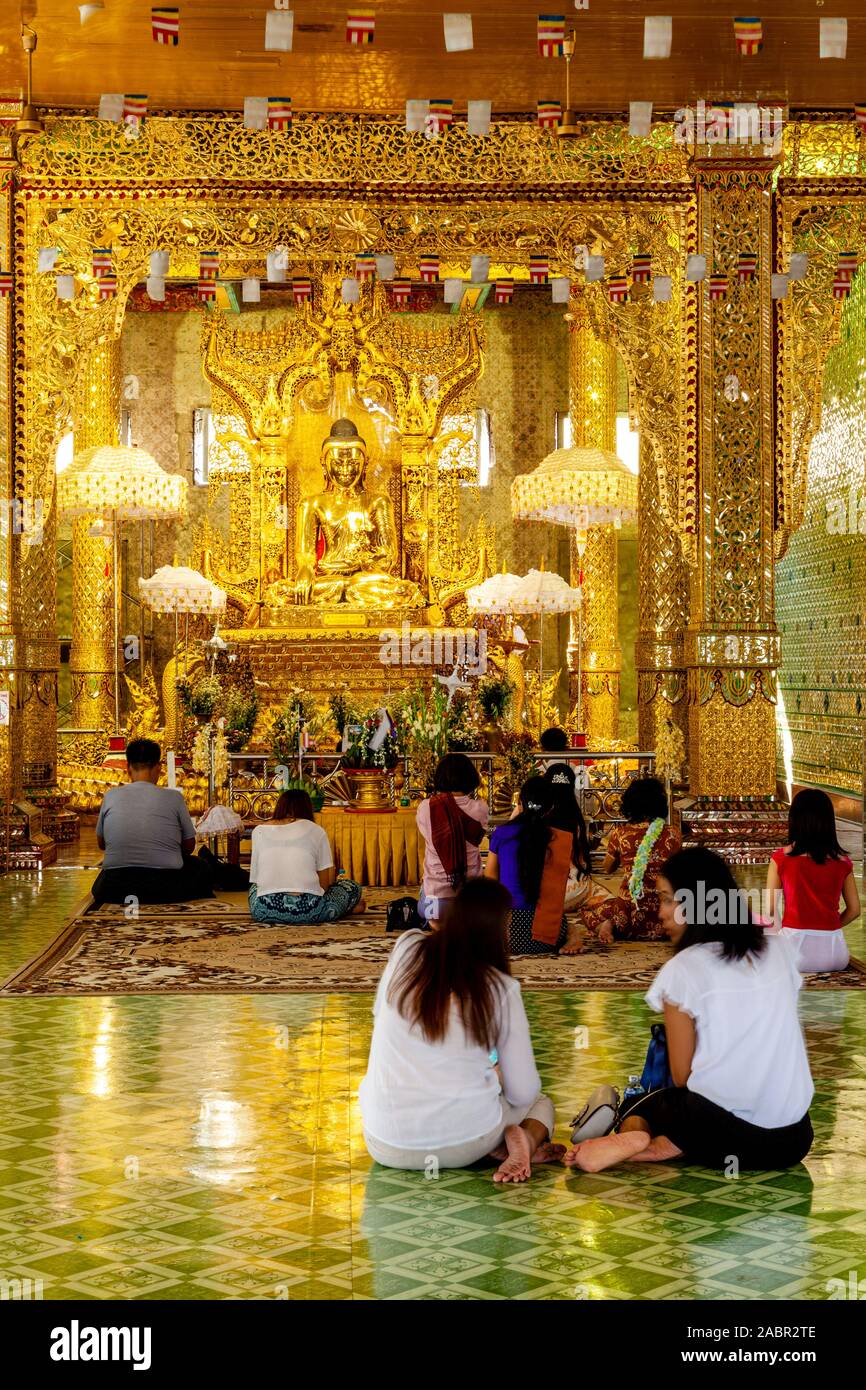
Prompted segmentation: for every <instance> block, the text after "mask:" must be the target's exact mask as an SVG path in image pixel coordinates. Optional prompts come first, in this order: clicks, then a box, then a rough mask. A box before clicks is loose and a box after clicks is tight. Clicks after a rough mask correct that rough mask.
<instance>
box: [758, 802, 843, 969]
mask: <svg viewBox="0 0 866 1390" xmlns="http://www.w3.org/2000/svg"><path fill="white" fill-rule="evenodd" d="M788 839H789V841H790V843H789V844H787V845H786V846H785V848H784V849H777V850H776V851H775V853H774V854H773V857H772V859H771V860H770V864H769V867H768V869H767V895H768V897H769V898H770V901H771V902H774V903H775V902H776V901H777V898H776V894H777V893H778V892H779V890H780V889H781V892H782V894H783V896H784V899H785V911H784V915H783V917H782V935H783V936H784V937H786V938H787V940H788V942H789V943H790V945H792V946H793V948H794V952H795V956H796V961H797V967H798V969H799V970H800V972H801V973H802V974H804V975H809V974H813V973H818V972H822V973H823V972H824V971H828V970H844V969H845V967H846V965H847V964H848V959H849V957H848V946H847V943H846V941H845V934H844V932H843V930H842V928H843V927H846V926H847V925H848V923H849V922H853V921H855V919H856V918H857V917H859V916H860V898H859V895H858V893H857V884H856V883H855V881H854V872H853V868H854V866H853V864H852V863H851V860H850V859H849V858H848V856H847V854H846V853H845V851H844V850H843V849H842V846H841V845H840V844H839V841H838V839H837V838H836V817H835V816H834V814H833V803H832V801H831V800H830V798H829V796H828V795H827V793H826V792H822V791H818V790H817V788H811V787H809V788H806V789H805V790H803V791H800V792H797V795H796V796H795V797H794V800H793V801H792V802H791V809H790V811H789V813H788ZM840 898H842V899H843V900H844V904H845V906H844V909H843V911H842V912H840V911H839V899H840ZM773 916H774V918H777V914H776V913H775V912H774V914H773Z"/></svg>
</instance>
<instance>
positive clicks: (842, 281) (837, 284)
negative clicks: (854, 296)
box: [833, 270, 852, 299]
mask: <svg viewBox="0 0 866 1390" xmlns="http://www.w3.org/2000/svg"><path fill="white" fill-rule="evenodd" d="M851 289H852V281H851V278H850V276H848V275H840V274H839V272H838V270H837V272H836V274H835V276H834V278H833V298H834V299H847V298H848V296H849V294H850V293H851Z"/></svg>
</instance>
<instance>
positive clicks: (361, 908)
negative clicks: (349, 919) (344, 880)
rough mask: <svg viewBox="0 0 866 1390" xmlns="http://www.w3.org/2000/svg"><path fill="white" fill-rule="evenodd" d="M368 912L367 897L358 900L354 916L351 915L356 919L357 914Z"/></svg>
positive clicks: (353, 910) (353, 912)
mask: <svg viewBox="0 0 866 1390" xmlns="http://www.w3.org/2000/svg"><path fill="white" fill-rule="evenodd" d="M366 911H367V899H366V898H365V897H360V898H359V899H358V901H357V902H356V904H355V906H354V907H353V908H352V914H351V915H352V916H353V917H354V916H355V915H356V914H357V913H360V912H366Z"/></svg>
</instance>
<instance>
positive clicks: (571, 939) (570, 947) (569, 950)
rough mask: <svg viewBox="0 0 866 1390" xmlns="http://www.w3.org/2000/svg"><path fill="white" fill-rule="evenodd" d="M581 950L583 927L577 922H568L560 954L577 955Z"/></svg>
mask: <svg viewBox="0 0 866 1390" xmlns="http://www.w3.org/2000/svg"><path fill="white" fill-rule="evenodd" d="M582 950H583V929H582V927H581V926H580V923H579V922H569V924H568V932H567V934H566V937H565V945H564V946H560V948H559V954H560V955H561V956H579V955H580V953H581V951H582Z"/></svg>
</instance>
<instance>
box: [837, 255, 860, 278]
mask: <svg viewBox="0 0 866 1390" xmlns="http://www.w3.org/2000/svg"><path fill="white" fill-rule="evenodd" d="M836 274H837V275H838V276H842V275H847V276H848V279H849V280H853V278H854V276H855V275H856V274H857V252H856V251H840V252H839V259H838V261H837V262H836Z"/></svg>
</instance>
